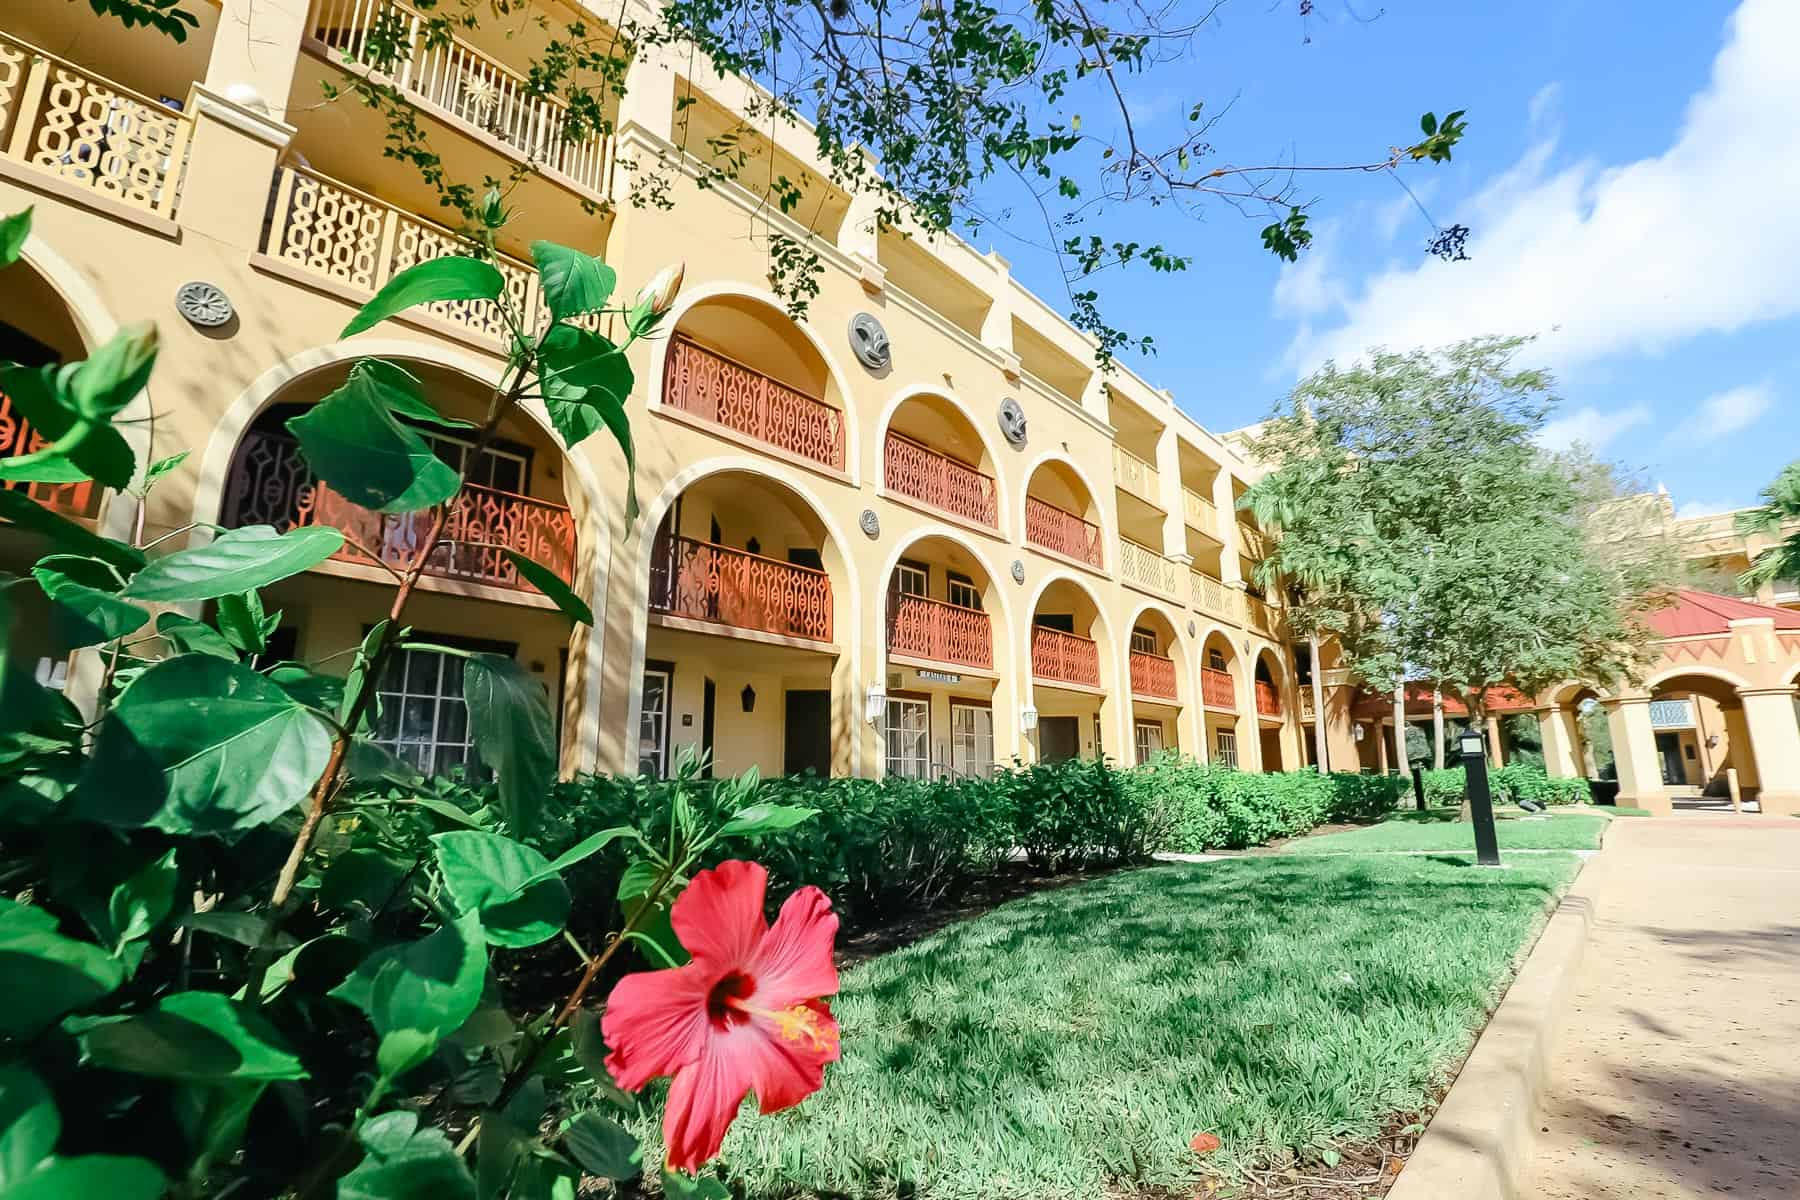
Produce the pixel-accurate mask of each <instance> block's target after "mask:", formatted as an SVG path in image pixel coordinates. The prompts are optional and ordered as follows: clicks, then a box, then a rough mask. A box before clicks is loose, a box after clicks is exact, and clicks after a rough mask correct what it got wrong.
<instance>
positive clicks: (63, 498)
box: [0, 392, 100, 517]
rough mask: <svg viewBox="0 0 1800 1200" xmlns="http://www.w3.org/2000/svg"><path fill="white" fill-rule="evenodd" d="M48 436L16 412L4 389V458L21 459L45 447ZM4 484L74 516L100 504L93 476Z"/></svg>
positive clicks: (0, 402)
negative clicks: (44, 435) (60, 481)
mask: <svg viewBox="0 0 1800 1200" xmlns="http://www.w3.org/2000/svg"><path fill="white" fill-rule="evenodd" d="M44 444H45V443H44V439H43V438H41V437H39V436H38V434H37V431H36V430H35V429H33V428H32V427H31V424H30V422H28V421H26V420H25V417H24V416H23V415H22V414H21V413H19V412H17V411H15V410H14V409H13V406H12V399H11V398H10V397H9V396H7V394H6V393H5V392H0V458H17V457H19V456H20V455H23V454H30V453H32V452H33V451H34V450H41V449H43V447H44ZM0 487H5V488H13V489H16V490H18V491H22V492H24V493H25V494H26V495H27V496H30V497H31V498H32V499H33V500H36V501H37V502H38V503H39V504H42V505H44V506H45V507H47V508H53V509H55V510H56V511H57V512H60V513H66V514H68V515H69V516H74V517H91V516H93V515H94V513H95V511H96V510H97V509H98V508H99V507H100V491H99V489H98V488H96V487H95V486H94V481H93V480H91V479H83V480H81V481H79V482H77V483H26V482H24V481H22V480H21V481H17V482H11V483H0Z"/></svg>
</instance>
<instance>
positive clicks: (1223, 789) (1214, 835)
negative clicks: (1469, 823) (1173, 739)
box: [1124, 755, 1406, 854]
mask: <svg viewBox="0 0 1800 1200" xmlns="http://www.w3.org/2000/svg"><path fill="white" fill-rule="evenodd" d="M1124 776H1125V779H1126V791H1127V793H1128V794H1133V795H1135V796H1136V798H1137V800H1138V803H1140V804H1142V805H1143V806H1145V807H1146V808H1147V809H1149V810H1150V811H1151V812H1152V813H1154V814H1155V815H1154V816H1153V817H1151V818H1150V821H1149V823H1151V824H1153V825H1154V826H1156V827H1157V828H1158V829H1159V830H1161V831H1162V835H1163V836H1162V838H1161V848H1162V849H1165V850H1172V851H1175V852H1177V853H1182V854H1198V853H1201V852H1203V851H1206V850H1217V849H1225V850H1240V849H1243V848H1244V847H1246V846H1260V845H1262V844H1263V843H1264V842H1268V841H1272V840H1273V839H1275V838H1284V837H1294V836H1296V835H1298V834H1302V833H1305V832H1306V831H1307V830H1309V829H1312V828H1314V827H1315V826H1318V825H1322V824H1324V823H1325V822H1327V821H1365V820H1372V819H1374V818H1375V817H1378V816H1380V815H1381V814H1383V813H1386V812H1389V811H1391V810H1392V809H1393V808H1394V806H1395V804H1396V803H1397V802H1398V800H1399V798H1400V796H1401V795H1402V794H1403V793H1404V792H1405V790H1406V785H1405V782H1404V781H1402V780H1400V779H1399V778H1397V777H1393V776H1382V775H1351V774H1339V773H1333V774H1327V775H1321V774H1320V773H1319V772H1318V771H1315V770H1304V771H1286V772H1281V773H1274V774H1264V775H1254V774H1248V773H1246V772H1243V771H1232V770H1227V769H1225V768H1223V767H1216V766H1211V765H1207V764H1203V763H1198V762H1195V761H1194V760H1193V759H1189V758H1182V757H1180V756H1177V755H1165V756H1164V757H1162V758H1159V759H1157V760H1156V761H1154V762H1151V763H1148V764H1146V765H1145V766H1142V767H1139V768H1137V769H1136V770H1133V771H1128V772H1125V773H1124Z"/></svg>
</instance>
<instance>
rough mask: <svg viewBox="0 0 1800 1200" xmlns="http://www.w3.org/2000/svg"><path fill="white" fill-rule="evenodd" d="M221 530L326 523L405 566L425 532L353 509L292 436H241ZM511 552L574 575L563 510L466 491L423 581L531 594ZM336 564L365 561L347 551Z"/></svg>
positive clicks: (418, 521)
mask: <svg viewBox="0 0 1800 1200" xmlns="http://www.w3.org/2000/svg"><path fill="white" fill-rule="evenodd" d="M224 523H225V524H226V525H228V526H231V527H234V528H235V527H237V526H240V525H273V526H275V527H276V528H278V529H292V528H294V527H296V526H299V525H331V526H335V527H336V528H338V529H342V530H343V531H344V532H345V534H347V535H348V536H349V537H350V538H352V539H354V540H355V541H356V542H358V543H360V544H361V545H363V546H366V547H368V548H369V549H370V550H371V551H373V552H374V553H375V555H376V556H377V557H379V558H380V559H381V560H382V561H383V562H386V563H389V564H392V565H395V566H401V565H405V564H408V563H410V562H412V560H413V556H414V555H416V554H417V553H418V552H419V547H420V546H421V545H422V544H423V542H424V539H425V535H426V533H427V532H429V530H430V527H431V514H430V512H429V511H425V512H413V513H380V512H374V511H373V510H371V509H367V508H364V507H362V506H361V505H360V504H355V503H352V502H351V501H349V500H347V499H345V498H344V497H343V496H342V495H340V494H338V493H337V492H335V491H333V490H332V489H331V488H330V487H328V486H326V485H325V484H322V483H320V482H318V481H317V480H315V479H314V478H313V476H312V472H310V471H309V470H307V468H306V463H305V461H304V460H303V459H302V458H301V457H300V446H299V444H298V443H297V442H295V441H294V440H293V439H292V438H287V437H282V436H280V435H278V434H271V433H255V432H253V433H250V434H247V435H245V437H244V440H243V444H242V445H241V446H239V448H238V454H237V458H236V460H235V461H234V462H233V463H232V469H231V477H230V480H229V484H228V490H227V492H226V498H225V517H224ZM507 550H514V551H517V552H518V553H520V554H523V555H526V556H527V557H529V558H532V559H535V560H537V561H538V562H540V563H542V564H543V565H544V566H546V567H549V568H550V569H551V570H552V571H554V572H556V574H557V575H558V576H560V577H561V578H562V579H563V580H564V581H568V580H571V579H573V578H574V575H575V518H574V516H573V515H572V514H571V513H570V512H569V510H568V508H567V507H566V506H564V505H561V504H552V503H550V502H549V501H547V500H539V499H536V498H535V497H532V496H520V495H516V494H514V493H512V492H503V491H500V490H498V489H496V488H489V487H482V486H480V485H479V484H473V483H471V484H465V485H464V486H463V490H462V494H461V495H460V496H458V497H457V499H456V504H455V507H454V508H452V510H451V512H450V515H449V517H448V518H447V519H446V520H445V523H444V531H443V534H442V535H441V536H440V538H439V541H438V545H437V547H436V549H434V550H433V551H432V553H431V557H430V558H428V559H427V560H426V564H425V570H426V573H427V574H429V575H436V576H439V577H441V578H445V579H466V580H470V581H472V582H475V583H486V584H492V585H493V586H496V587H505V588H514V589H516V590H518V591H536V590H537V589H536V588H534V587H532V585H531V584H530V583H528V582H527V581H526V580H525V579H523V578H522V577H520V575H519V572H518V568H516V567H514V566H513V565H512V562H511V561H510V560H509V559H508V558H507V557H506V554H505V552H506V551H507ZM335 557H337V558H340V559H343V560H346V561H349V562H368V561H369V557H368V556H367V555H365V554H364V553H363V552H362V551H361V550H357V549H355V548H353V547H352V546H350V545H348V544H346V545H345V546H344V548H343V549H342V550H340V551H339V552H338V553H337V555H336V556H335Z"/></svg>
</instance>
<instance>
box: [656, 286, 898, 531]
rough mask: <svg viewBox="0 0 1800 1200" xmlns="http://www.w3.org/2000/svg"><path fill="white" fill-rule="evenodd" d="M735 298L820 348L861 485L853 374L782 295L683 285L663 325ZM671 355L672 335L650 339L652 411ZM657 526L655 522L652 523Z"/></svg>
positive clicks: (850, 468) (675, 324) (850, 463)
mask: <svg viewBox="0 0 1800 1200" xmlns="http://www.w3.org/2000/svg"><path fill="white" fill-rule="evenodd" d="M723 298H735V299H739V300H749V301H752V302H754V303H756V304H760V305H761V306H763V307H764V308H767V309H769V310H770V313H769V315H770V319H772V320H778V321H783V322H785V323H786V324H788V325H789V326H791V327H792V328H793V329H794V330H796V331H797V332H798V333H799V334H800V336H802V337H804V338H805V339H806V340H807V341H808V342H809V343H810V344H811V345H812V348H813V350H814V351H815V352H817V354H818V356H819V359H820V361H822V362H823V363H824V364H825V371H826V374H828V375H830V376H831V381H832V383H833V385H834V386H836V388H837V392H838V396H839V397H840V398H841V399H842V400H843V409H842V412H843V414H844V472H845V474H847V475H848V476H849V477H850V483H851V484H852V485H853V486H854V485H860V484H861V482H862V453H863V439H862V429H861V420H860V418H859V417H858V415H857V411H856V393H855V391H854V390H852V388H851V387H850V377H849V376H848V375H847V374H845V372H844V368H843V364H841V363H840V362H839V361H838V359H837V356H836V355H835V354H833V353H832V352H831V348H830V347H829V346H827V345H826V344H825V342H824V340H823V339H822V338H820V337H819V335H818V334H817V333H815V332H814V331H813V329H812V327H811V325H810V324H809V323H808V322H805V321H796V320H794V319H793V318H792V317H790V316H788V315H787V310H786V308H785V306H784V305H783V303H782V301H781V298H780V297H779V296H777V295H775V293H773V292H771V291H769V290H768V289H767V288H760V287H756V286H755V285H753V284H748V283H743V282H740V281H738V280H731V279H718V280H712V281H710V282H707V283H702V284H696V285H694V286H693V287H689V288H684V289H683V290H682V292H681V294H680V296H679V297H678V298H677V299H676V301H675V305H674V307H673V308H671V309H670V310H669V314H668V315H667V316H666V317H664V318H663V320H662V325H661V328H663V329H665V330H674V329H679V328H680V327H681V321H682V319H683V318H684V317H686V316H687V314H688V312H689V311H690V310H691V309H693V308H694V307H695V306H696V305H699V304H703V303H705V302H706V301H708V300H718V299H723ZM668 357H669V339H668V338H667V337H658V338H655V339H653V340H651V342H650V378H649V380H647V381H646V383H645V387H644V394H645V396H646V403H647V404H648V406H649V408H650V411H651V412H655V411H657V410H658V409H660V408H663V407H664V404H663V394H662V393H663V376H664V373H665V371H664V369H665V367H666V365H667V362H668ZM651 528H655V526H651Z"/></svg>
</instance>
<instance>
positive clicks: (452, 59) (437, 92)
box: [312, 0, 608, 196]
mask: <svg viewBox="0 0 1800 1200" xmlns="http://www.w3.org/2000/svg"><path fill="white" fill-rule="evenodd" d="M314 11H315V13H316V14H317V17H316V20H315V21H314V22H313V26H312V37H313V40H314V41H316V42H318V43H319V44H320V46H322V47H323V48H324V49H325V50H326V51H328V52H329V53H330V54H331V56H332V57H333V60H334V61H343V60H346V59H347V60H348V61H349V62H351V63H353V64H355V65H357V66H360V67H370V68H373V67H375V66H376V59H377V55H376V53H375V50H374V47H375V46H376V45H379V44H382V43H383V42H386V41H388V40H389V39H391V38H394V37H396V36H397V38H398V43H399V46H400V47H401V54H400V61H398V62H395V63H393V64H392V72H393V74H392V82H393V83H394V84H395V85H396V86H398V87H399V89H400V90H401V91H403V92H405V93H407V94H408V95H409V96H412V97H413V98H414V99H416V100H419V101H421V102H423V103H424V104H426V105H429V106H431V107H432V108H435V109H437V110H439V111H441V112H443V113H444V114H446V115H448V116H450V117H451V118H453V119H455V120H457V121H459V122H461V123H462V124H465V125H468V126H471V127H473V128H475V129H478V130H480V131H481V132H483V133H485V134H487V135H488V136H490V137H493V138H496V139H498V140H499V141H500V142H502V143H504V144H505V145H507V146H509V147H511V148H512V149H514V150H516V151H518V152H519V153H520V154H521V155H523V156H524V157H525V158H527V159H529V160H531V161H532V162H533V163H535V164H537V165H538V166H541V167H544V168H547V169H549V170H552V171H555V172H557V173H558V174H560V175H563V176H565V177H567V178H568V179H570V180H571V181H573V182H574V183H576V184H578V185H580V186H581V187H582V188H584V189H586V190H587V191H589V192H592V193H594V194H595V195H598V196H604V195H605V194H606V166H607V154H608V139H607V138H605V137H602V136H600V135H599V134H598V133H594V134H590V135H589V136H588V137H585V138H583V139H581V140H580V141H565V140H564V134H565V133H566V131H567V129H568V126H569V110H568V106H567V105H565V104H563V103H562V101H560V100H558V99H556V98H555V97H552V96H542V95H533V94H532V89H531V85H530V82H529V81H528V80H527V79H526V78H525V76H523V75H520V74H519V73H518V72H516V71H513V70H512V69H511V68H509V67H505V66H502V65H501V64H500V63H498V62H495V61H494V60H493V59H492V58H490V57H489V56H487V55H486V54H484V53H482V52H481V51H480V50H477V49H476V48H475V47H474V46H472V45H470V44H469V43H468V42H465V41H464V40H462V39H461V38H460V37H457V36H455V35H454V34H453V35H451V37H450V38H449V40H448V41H447V42H445V43H444V44H442V45H428V44H427V42H428V39H427V38H426V36H425V32H426V22H425V18H424V17H422V16H420V15H419V13H418V12H417V11H416V10H414V9H412V8H411V7H409V6H407V5H405V4H398V3H395V2H394V0H319V4H318V6H317V7H316V9H315V10H314Z"/></svg>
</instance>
